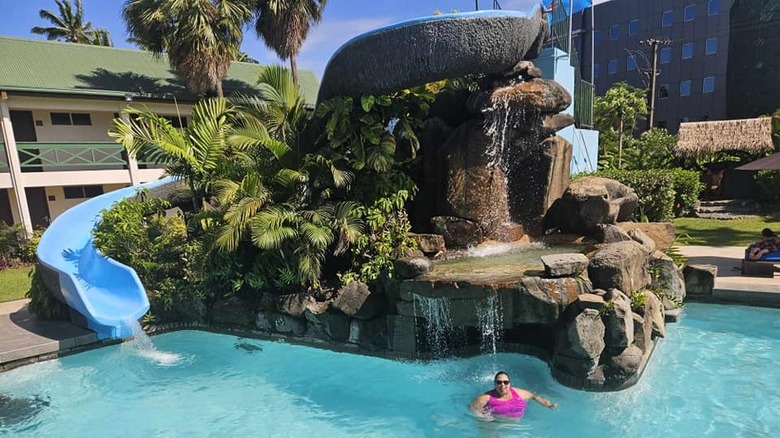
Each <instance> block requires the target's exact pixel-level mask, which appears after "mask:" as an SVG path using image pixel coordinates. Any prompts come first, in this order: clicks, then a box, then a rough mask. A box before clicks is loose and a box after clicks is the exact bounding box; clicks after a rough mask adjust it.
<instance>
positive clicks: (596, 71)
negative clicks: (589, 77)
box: [593, 62, 600, 78]
mask: <svg viewBox="0 0 780 438" xmlns="http://www.w3.org/2000/svg"><path fill="white" fill-rule="evenodd" d="M599 70H600V67H599V64H598V62H597V63H595V64H593V77H595V78H597V77H599Z"/></svg>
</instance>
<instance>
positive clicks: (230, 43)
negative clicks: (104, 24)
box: [122, 0, 252, 97]
mask: <svg viewBox="0 0 780 438" xmlns="http://www.w3.org/2000/svg"><path fill="white" fill-rule="evenodd" d="M249 3H250V2H249V1H248V0H194V1H181V0H127V1H126V2H125V4H124V8H123V10H122V17H123V18H124V20H125V22H126V23H127V30H128V33H129V34H130V37H131V38H133V39H134V41H137V42H138V43H140V45H141V46H142V47H144V48H146V49H147V50H149V51H151V52H153V53H155V54H157V55H162V54H163V53H166V54H167V55H168V62H169V63H170V65H171V68H173V70H174V71H175V72H176V74H177V75H178V76H179V77H180V78H182V80H183V81H184V82H185V83H186V84H187V88H189V89H190V90H191V91H193V92H195V93H197V94H200V95H212V96H219V97H221V96H223V95H224V93H223V91H222V79H223V78H224V77H225V75H226V74H227V70H228V68H229V67H230V61H231V60H234V59H237V58H238V56H239V53H240V50H239V46H240V45H241V41H242V40H243V37H244V33H243V26H244V25H245V24H246V23H248V22H249V20H250V18H251V17H252V10H251V8H250V5H249Z"/></svg>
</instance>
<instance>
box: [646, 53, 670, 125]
mask: <svg viewBox="0 0 780 438" xmlns="http://www.w3.org/2000/svg"><path fill="white" fill-rule="evenodd" d="M642 43H644V44H649V45H650V47H652V48H653V70H652V71H651V72H650V117H648V119H647V123H648V126H647V130H648V131H649V130H651V129H653V123H654V121H655V79H656V77H657V76H658V75H659V74H661V72H659V71H658V46H659V45H668V44H671V41H669V40H668V39H663V40H659V39H656V38H650V39H649V40H644V41H642Z"/></svg>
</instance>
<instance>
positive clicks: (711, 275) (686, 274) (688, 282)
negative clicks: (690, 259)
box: [683, 265, 718, 298]
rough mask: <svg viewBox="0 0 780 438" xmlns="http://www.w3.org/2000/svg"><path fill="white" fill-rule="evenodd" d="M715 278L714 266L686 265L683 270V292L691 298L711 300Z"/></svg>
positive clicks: (715, 267) (716, 271) (716, 273)
mask: <svg viewBox="0 0 780 438" xmlns="http://www.w3.org/2000/svg"><path fill="white" fill-rule="evenodd" d="M717 276H718V267H717V266H715V265H686V266H685V267H684V268H683V278H685V291H686V292H687V294H688V295H689V296H691V297H703V298H711V297H712V289H713V288H714V287H715V277H717Z"/></svg>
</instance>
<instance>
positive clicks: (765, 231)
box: [761, 228, 777, 237]
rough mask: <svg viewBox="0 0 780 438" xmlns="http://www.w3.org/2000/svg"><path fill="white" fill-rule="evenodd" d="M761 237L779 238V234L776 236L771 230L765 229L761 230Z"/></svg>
mask: <svg viewBox="0 0 780 438" xmlns="http://www.w3.org/2000/svg"><path fill="white" fill-rule="evenodd" d="M761 235H762V236H764V237H777V234H775V232H774V231H772V230H770V229H769V228H764V229H763V230H761Z"/></svg>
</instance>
